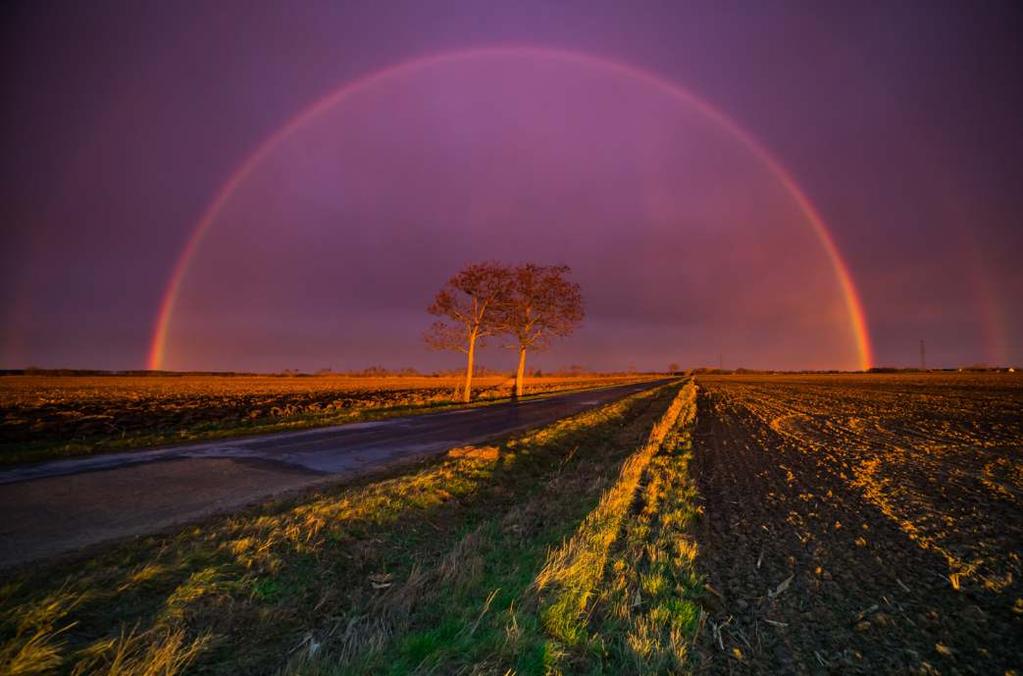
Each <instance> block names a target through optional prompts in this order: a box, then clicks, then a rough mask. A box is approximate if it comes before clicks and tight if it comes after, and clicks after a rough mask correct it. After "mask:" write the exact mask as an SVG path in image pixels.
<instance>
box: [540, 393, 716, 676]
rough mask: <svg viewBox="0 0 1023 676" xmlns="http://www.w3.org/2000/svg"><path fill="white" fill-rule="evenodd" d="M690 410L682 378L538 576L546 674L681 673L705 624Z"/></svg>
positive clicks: (693, 402) (690, 397)
mask: <svg viewBox="0 0 1023 676" xmlns="http://www.w3.org/2000/svg"><path fill="white" fill-rule="evenodd" d="M695 414H696V387H695V385H694V384H693V383H692V382H689V383H687V384H686V385H685V386H684V387H683V388H682V389H681V391H679V393H678V395H677V396H676V397H675V399H674V400H673V401H672V404H671V406H670V407H669V409H668V410H667V412H666V413H665V414H664V416H663V417H662V418H661V419H660V421H659V422H658V423H657V425H655V426H654V428H653V429H652V430H651V431H650V435H649V438H648V439H647V441H646V443H645V444H644V445H643V446H642V447H641V448H639V449H638V450H637V451H636V452H635V453H634V454H633V455H632V456H630V457H629V459H628V460H627V461H626V462H625V464H624V465H623V467H622V470H621V474H620V476H619V479H618V481H617V482H616V483H615V484H614V486H613V487H612V488H611V489H610V490H608V491H607V492H606V493H605V494H604V496H603V498H602V499H601V501H600V504H599V505H598V506H597V508H596V509H595V510H593V512H591V513H590V514H589V515H588V516H587V518H586V519H585V521H583V523H582V524H581V526H580V527H579V529H578V530H577V531H576V532H575V534H573V536H572V537H571V538H570V539H569V540H568V541H566V542H565V544H564V545H563V546H562V547H560V548H559V549H557V550H555V551H553V552H552V553H551V555H550V557H549V558H548V561H547V564H546V565H545V567H544V569H543V571H542V572H541V574H540V575H539V576H538V577H537V580H536V587H537V590H538V593H539V597H540V605H541V610H540V618H541V621H542V624H543V629H544V630H545V632H546V633H547V635H548V636H549V637H550V642H549V644H548V650H547V652H548V660H547V664H546V667H547V670H548V671H555V672H560V671H563V670H568V671H572V672H579V671H595V672H606V673H664V672H678V671H684V670H685V668H686V655H687V652H688V647H689V646H690V645H691V641H692V639H693V637H694V636H695V634H696V632H697V630H698V627H699V623H700V622H701V620H702V611H701V609H700V606H699V604H698V603H697V600H696V599H697V598H698V597H699V595H700V593H701V584H700V578H699V575H698V574H697V572H696V567H695V556H696V544H695V541H694V540H693V538H692V537H691V534H690V528H691V524H692V520H693V519H694V518H695V516H696V514H697V510H698V508H697V505H696V502H695V497H696V489H695V486H694V483H693V482H692V481H691V480H690V478H689V476H688V463H689V458H690V457H691V451H692V444H691V438H690V431H691V427H692V424H693V421H694V419H695Z"/></svg>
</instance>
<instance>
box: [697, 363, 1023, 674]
mask: <svg viewBox="0 0 1023 676" xmlns="http://www.w3.org/2000/svg"><path fill="white" fill-rule="evenodd" d="M879 382H880V385H879ZM700 385H701V393H700V397H699V401H698V411H699V420H698V424H697V427H696V430H695V435H694V437H695V438H694V443H695V448H694V453H695V456H694V467H693V473H694V476H695V477H696V478H697V480H698V482H699V486H700V492H701V494H702V495H703V499H704V500H705V504H704V509H705V516H704V518H703V520H702V523H701V526H700V527H699V528H700V530H699V532H698V533H697V536H698V539H699V542H700V551H699V563H700V567H701V569H702V570H703V571H704V572H706V573H707V574H708V582H709V583H710V589H708V593H707V594H706V595H705V596H706V598H707V599H708V601H707V605H708V608H707V610H708V612H709V616H708V621H707V623H706V625H705V628H704V630H703V631H702V632H701V634H700V637H699V639H698V652H699V658H698V660H697V664H696V667H697V669H698V670H709V671H714V672H750V671H755V672H761V673H779V672H784V673H793V672H795V673H808V672H831V671H836V672H837V671H841V672H850V671H851V672H859V673H880V672H893V671H895V672H906V671H909V672H923V673H936V672H941V673H1004V672H1006V671H1007V670H1010V669H1016V670H1019V669H1020V667H1021V666H1023V658H1021V657H1020V655H1021V654H1023V561H1021V558H1020V557H1021V548H1023V509H1021V508H1023V472H1021V470H1020V467H1021V465H1020V452H1021V451H1020V449H1021V445H1020V442H1021V440H1023V415H1020V412H1021V411H1023V407H1021V403H1023V387H1021V386H1023V381H1021V380H1020V379H1018V378H1013V379H1002V380H1001V381H997V382H995V381H991V382H986V381H985V382H980V381H977V382H974V381H970V380H965V379H964V380H947V381H946V380H942V379H939V378H930V379H928V378H926V377H923V378H920V377H918V378H916V379H915V380H914V379H906V378H903V379H887V380H882V381H879V380H878V379H876V378H875V379H873V380H867V379H863V380H862V381H860V380H855V379H850V378H848V377H846V378H831V379H828V378H817V379H803V380H799V379H795V378H792V379H784V378H775V379H770V378H749V379H745V380H743V379H739V378H721V379H708V380H703V379H701V381H700Z"/></svg>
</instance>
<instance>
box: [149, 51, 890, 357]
mask: <svg viewBox="0 0 1023 676" xmlns="http://www.w3.org/2000/svg"><path fill="white" fill-rule="evenodd" d="M486 56H528V57H533V58H537V57H540V58H549V59H558V60H563V61H570V62H575V63H579V64H583V65H588V66H591V67H594V68H602V69H605V70H607V71H609V72H612V73H615V74H618V75H621V76H624V77H628V78H631V79H634V80H637V81H640V82H644V83H646V84H649V85H651V86H653V87H656V88H657V89H659V90H661V91H663V92H664V93H666V94H668V95H670V96H671V97H673V98H674V99H676V100H678V101H679V102H680V103H684V104H686V105H688V106H692V107H694V108H696V109H697V110H698V111H700V112H701V113H702V114H704V115H706V116H707V117H708V118H710V119H711V120H713V121H714V122H715V123H716V124H718V125H720V126H721V127H722V128H723V129H725V130H727V131H728V132H729V133H730V134H732V135H733V136H734V137H735V138H736V139H738V140H739V141H740V142H741V143H743V144H744V145H745V146H746V147H747V148H749V150H750V151H751V152H753V154H754V155H755V156H756V157H757V158H758V159H759V160H760V161H762V162H763V163H764V164H765V166H767V167H768V168H769V169H770V170H771V172H772V173H773V174H774V176H775V177H776V178H777V179H778V181H779V182H780V183H781V184H782V186H783V187H784V188H785V190H786V191H787V192H788V193H789V194H790V195H791V196H792V198H793V199H794V200H795V202H796V204H797V205H798V206H799V209H800V210H801V211H802V212H803V214H804V216H805V217H806V219H807V221H808V223H809V224H810V226H811V228H812V230H813V232H814V234H815V236H816V237H817V239H818V241H819V242H820V244H821V246H822V247H823V249H824V251H825V254H826V256H827V258H828V261H829V263H830V264H831V267H832V269H833V271H834V273H835V277H836V280H837V282H838V285H839V288H840V290H841V293H842V297H843V300H844V303H845V307H846V312H847V314H848V318H849V327H850V331H851V333H852V336H853V340H854V342H855V346H856V351H857V355H858V361H859V367H860V368H861V369H863V370H866V369H868V368H870V366H871V365H872V363H873V354H872V348H871V343H870V334H869V330H868V327H867V319H866V314H865V312H864V310H863V304H862V302H861V300H860V297H859V293H858V292H857V290H856V285H855V284H854V282H853V279H852V275H851V274H850V272H849V267H848V265H847V264H846V262H845V260H844V259H843V258H842V256H841V254H840V252H839V250H838V246H837V245H836V243H835V240H834V237H832V235H831V232H830V231H829V230H828V228H827V226H826V224H825V223H824V220H823V219H822V218H821V216H820V214H819V213H818V212H817V209H816V208H815V207H814V206H813V203H812V202H811V201H810V199H809V198H808V197H807V196H806V194H805V193H804V192H803V190H802V189H801V188H800V187H799V185H798V184H797V183H796V181H795V179H794V178H793V176H792V175H791V174H790V173H789V171H788V170H787V169H786V168H785V167H784V166H783V165H782V163H781V162H780V161H779V160H777V159H776V158H775V157H774V156H773V155H771V153H769V152H768V150H767V148H765V147H764V146H763V145H762V144H761V143H760V142H759V141H758V140H757V139H755V138H754V137H753V136H752V135H750V134H749V133H748V132H747V131H746V130H744V129H743V128H742V127H740V126H739V125H738V124H737V123H736V122H734V121H733V120H732V119H731V118H729V117H728V116H727V115H725V114H724V113H722V112H721V111H719V110H717V109H716V108H715V107H714V106H713V105H711V104H710V103H708V102H706V101H704V100H703V99H701V98H699V97H697V96H696V95H694V94H693V93H691V92H690V91H688V90H686V89H684V88H682V87H681V86H679V85H677V84H675V83H673V82H671V81H669V80H666V79H664V78H661V77H659V76H657V75H655V74H653V73H651V72H648V71H645V70H642V69H640V68H637V67H634V66H631V65H628V64H624V63H620V62H617V61H612V60H610V59H606V58H603V57H597V56H593V55H590V54H584V53H579V52H572V51H565V50H560V49H552V48H546V47H529V46H504V47H486V48H477V49H469V50H461V51H456V52H447V53H442V54H436V55H430V56H424V57H420V58H417V59H413V60H410V61H405V62H402V63H399V64H396V65H393V66H390V67H388V68H384V69H382V70H378V71H374V72H372V73H370V74H368V75H366V76H364V77H362V78H359V79H357V80H354V81H352V82H349V83H346V84H344V85H342V86H341V87H339V88H338V89H335V90H333V91H332V92H330V93H329V94H327V95H326V96H324V97H323V98H321V99H319V100H317V101H315V102H314V103H312V104H311V105H309V106H307V107H306V108H304V109H303V110H301V111H300V112H299V113H297V114H296V115H295V116H293V117H292V118H290V119H289V120H288V121H287V122H286V123H285V124H284V125H282V126H281V127H280V128H279V129H278V130H277V131H276V132H274V133H273V134H271V135H270V136H269V137H267V138H266V139H265V140H264V141H263V142H262V143H261V144H260V145H258V146H257V147H256V148H255V149H254V150H253V151H252V152H251V153H250V154H249V155H248V156H247V157H246V158H245V160H244V161H243V162H242V163H241V164H239V165H238V167H237V168H236V169H235V170H234V172H233V173H232V174H231V175H230V176H229V177H228V179H227V180H226V181H225V182H224V183H223V184H222V185H221V186H220V189H219V190H218V191H217V193H216V196H215V197H214V199H213V200H212V201H211V202H210V204H209V206H208V207H207V208H206V210H205V211H204V212H203V214H202V216H201V217H200V219H199V221H198V223H197V224H196V226H195V228H194V230H193V231H192V234H191V236H190V237H189V239H188V241H187V242H186V244H185V246H184V247H183V248H182V251H181V254H180V255H179V257H178V259H177V262H176V263H175V265H174V268H173V270H172V272H171V276H170V280H169V282H168V284H167V287H166V289H165V291H164V294H163V297H162V300H161V303H160V307H159V311H158V313H157V317H156V322H155V325H154V329H153V335H152V341H151V344H150V349H149V356H148V360H147V367H148V368H149V369H153V370H159V369H161V368H163V363H164V359H165V356H166V349H167V335H168V332H169V329H170V324H171V319H172V317H173V315H174V309H175V305H176V303H177V298H178V294H179V293H180V291H181V287H182V284H183V282H184V279H185V277H186V275H187V272H188V268H189V264H190V262H191V260H192V258H193V256H194V255H195V252H196V251H197V250H198V248H199V245H200V244H201V242H202V240H203V237H204V236H205V234H206V233H207V232H208V231H209V229H210V227H211V226H212V224H213V223H214V222H215V221H216V219H217V216H218V215H219V213H220V211H221V210H222V209H223V207H224V205H225V204H226V203H227V201H228V200H229V199H230V197H231V195H232V194H233V192H234V191H235V190H236V189H237V188H238V186H239V185H240V184H241V183H242V182H243V181H244V180H245V179H246V178H247V177H248V175H249V173H250V172H251V171H252V170H253V169H254V168H255V167H256V166H257V165H259V163H260V161H261V160H262V159H263V158H264V157H265V156H266V155H267V154H268V153H269V152H270V151H271V150H273V149H274V148H275V147H276V146H277V145H278V144H279V143H281V142H282V141H284V140H285V139H286V138H287V137H288V136H290V135H291V134H292V133H293V132H294V131H295V130H297V129H298V128H299V127H301V126H302V125H304V124H305V123H306V122H308V121H310V120H312V119H313V118H315V117H316V116H317V115H319V114H321V113H322V112H324V111H326V110H328V109H330V108H332V107H333V106H335V105H338V104H339V103H342V102H343V101H344V100H345V99H347V98H349V97H351V96H352V95H354V94H357V93H359V92H361V91H364V90H365V89H367V88H369V87H372V86H373V85H375V84H379V83H381V82H384V81H387V80H388V79H391V78H394V77H398V76H401V75H410V74H412V73H415V72H416V71H419V70H423V69H426V68H428V67H430V66H434V65H438V64H442V63H445V62H450V61H460V60H468V59H474V58H480V57H486Z"/></svg>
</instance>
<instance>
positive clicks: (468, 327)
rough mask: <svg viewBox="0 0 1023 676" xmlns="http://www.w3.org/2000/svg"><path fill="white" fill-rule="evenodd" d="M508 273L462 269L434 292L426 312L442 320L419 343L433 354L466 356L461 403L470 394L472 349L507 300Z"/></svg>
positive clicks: (486, 266) (486, 267)
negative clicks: (439, 352) (430, 348)
mask: <svg viewBox="0 0 1023 676" xmlns="http://www.w3.org/2000/svg"><path fill="white" fill-rule="evenodd" d="M509 283H510V272H509V270H508V268H507V267H505V266H503V265H500V264H499V263H491V262H488V263H476V264H473V265H469V266H467V267H465V268H463V269H462V271H461V272H459V273H458V274H457V275H455V276H454V277H452V278H451V279H449V280H448V281H447V283H446V284H444V287H443V288H441V290H440V291H439V292H437V296H436V297H435V298H434V299H433V303H432V304H431V305H430V307H428V308H427V312H429V313H430V314H432V315H434V316H437V317H441V318H442V319H440V320H438V321H436V322H434V323H433V325H431V326H430V328H429V330H427V332H426V334H425V335H424V336H423V339H424V340H425V341H426V342H427V344H428V345H429V346H430V347H432V348H433V349H435V350H457V351H459V352H463V353H465V355H466V366H465V386H464V387H463V389H462V401H464V402H468V401H469V399H470V397H471V393H472V375H473V368H474V366H475V360H476V347H477V346H480V347H482V345H483V341H484V340H485V339H486V337H487V336H492V335H494V333H495V332H496V330H497V327H496V324H495V322H494V320H495V319H496V316H497V306H498V303H499V302H500V301H501V299H503V298H504V297H506V296H507V294H508V288H509Z"/></svg>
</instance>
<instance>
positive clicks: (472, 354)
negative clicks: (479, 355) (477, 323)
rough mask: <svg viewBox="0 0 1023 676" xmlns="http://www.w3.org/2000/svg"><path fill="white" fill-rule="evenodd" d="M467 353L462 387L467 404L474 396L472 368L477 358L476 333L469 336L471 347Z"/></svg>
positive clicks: (463, 399)
mask: <svg viewBox="0 0 1023 676" xmlns="http://www.w3.org/2000/svg"><path fill="white" fill-rule="evenodd" d="M467 353H468V355H469V358H468V363H467V364H466V365H465V387H464V388H462V401H463V402H465V403H466V404H468V403H469V400H470V399H471V398H472V370H473V368H474V367H475V364H474V363H473V362H474V361H475V360H476V334H472V335H470V336H469V349H468V350H467Z"/></svg>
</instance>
